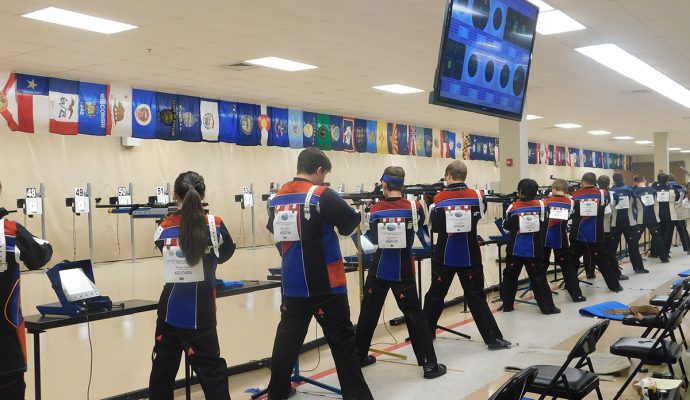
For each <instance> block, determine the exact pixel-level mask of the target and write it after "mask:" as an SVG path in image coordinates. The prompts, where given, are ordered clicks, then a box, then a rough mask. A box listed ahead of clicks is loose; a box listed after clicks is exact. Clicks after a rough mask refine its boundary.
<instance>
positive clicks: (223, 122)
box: [218, 100, 240, 143]
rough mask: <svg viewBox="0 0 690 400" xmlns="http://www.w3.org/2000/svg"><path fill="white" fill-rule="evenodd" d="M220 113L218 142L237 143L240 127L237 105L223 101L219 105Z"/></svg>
mask: <svg viewBox="0 0 690 400" xmlns="http://www.w3.org/2000/svg"><path fill="white" fill-rule="evenodd" d="M218 112H219V114H220V118H219V119H220V132H219V133H218V140H219V141H221V142H225V143H237V140H238V136H239V133H238V132H239V126H240V124H239V121H238V118H237V103H235V102H232V101H222V100H221V101H220V102H219V103H218Z"/></svg>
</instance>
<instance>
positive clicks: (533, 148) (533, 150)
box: [527, 142, 538, 164]
mask: <svg viewBox="0 0 690 400" xmlns="http://www.w3.org/2000/svg"><path fill="white" fill-rule="evenodd" d="M537 159H538V157H537V144H536V143H532V142H529V143H527V163H528V164H536V163H537Z"/></svg>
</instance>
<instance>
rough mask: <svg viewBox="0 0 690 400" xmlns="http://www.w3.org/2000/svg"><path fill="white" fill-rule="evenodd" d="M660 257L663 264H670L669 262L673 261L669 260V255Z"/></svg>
mask: <svg viewBox="0 0 690 400" xmlns="http://www.w3.org/2000/svg"><path fill="white" fill-rule="evenodd" d="M659 259H660V260H661V263H662V264H668V263H670V262H671V260H669V259H668V257H665V258H659Z"/></svg>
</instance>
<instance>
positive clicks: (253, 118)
mask: <svg viewBox="0 0 690 400" xmlns="http://www.w3.org/2000/svg"><path fill="white" fill-rule="evenodd" d="M259 115H261V106H259V105H258V104H245V103H237V118H238V119H239V124H240V125H239V132H238V137H237V144H238V145H240V146H259V145H261V130H259Z"/></svg>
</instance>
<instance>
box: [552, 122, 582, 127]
mask: <svg viewBox="0 0 690 400" xmlns="http://www.w3.org/2000/svg"><path fill="white" fill-rule="evenodd" d="M554 126H555V127H557V128H562V129H576V128H582V125H578V124H573V123H570V122H567V123H564V124H556V125H554Z"/></svg>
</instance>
